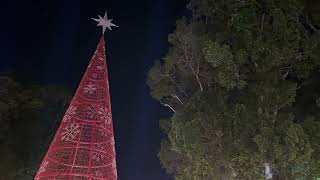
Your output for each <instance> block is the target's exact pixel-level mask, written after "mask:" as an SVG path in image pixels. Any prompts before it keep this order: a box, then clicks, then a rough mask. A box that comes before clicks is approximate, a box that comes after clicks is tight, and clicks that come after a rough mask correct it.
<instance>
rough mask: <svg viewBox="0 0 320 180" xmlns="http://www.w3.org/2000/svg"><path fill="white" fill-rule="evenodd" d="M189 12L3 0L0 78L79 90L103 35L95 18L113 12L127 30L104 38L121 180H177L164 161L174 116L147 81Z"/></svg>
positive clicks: (164, 1)
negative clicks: (167, 123) (163, 142)
mask: <svg viewBox="0 0 320 180" xmlns="http://www.w3.org/2000/svg"><path fill="white" fill-rule="evenodd" d="M185 6H186V2H185V1H184V0H136V1H129V0H127V1H120V0H104V1H102V0H100V1H99V0H86V1H80V0H55V1H49V0H34V1H30V0H2V1H1V2H0V21H1V28H0V40H1V41H0V46H1V47H0V62H1V63H0V72H15V73H16V75H17V76H18V77H20V78H22V79H24V80H27V81H32V82H35V83H40V84H55V85H61V86H67V87H69V88H70V89H71V90H72V92H75V90H76V88H77V85H78V83H79V82H80V80H81V78H82V76H83V73H84V72H85V69H86V67H87V65H88V63H89V60H90V58H91V56H92V55H93V52H94V50H95V48H96V45H97V43H98V41H99V39H100V36H101V28H100V27H96V23H95V22H94V21H92V20H90V18H92V17H94V18H95V17H97V15H98V14H100V15H103V14H104V11H105V9H108V14H109V17H111V18H113V19H114V21H113V22H114V23H115V24H117V25H119V26H120V28H115V29H114V31H112V32H110V31H108V32H107V33H106V35H105V38H106V46H107V48H106V49H107V63H108V69H109V79H110V91H111V98H112V109H113V120H114V123H115V124H114V130H115V138H116V149H117V164H118V175H119V179H120V180H169V179H172V178H170V177H169V176H167V175H166V174H165V172H164V170H163V169H162V168H161V166H160V162H159V160H158V157H157V153H158V151H159V147H160V139H161V137H162V134H161V132H160V130H159V119H160V118H162V117H165V116H166V115H167V113H168V112H169V111H167V110H166V109H165V108H162V107H161V106H160V104H159V103H158V102H156V101H155V100H153V99H152V98H151V96H150V95H149V89H148V87H147V86H146V76H147V72H148V70H149V69H150V67H151V66H152V65H153V62H154V60H157V59H161V58H162V57H163V56H164V55H165V54H166V52H167V49H168V43H167V36H168V34H169V33H170V32H172V31H173V30H174V28H175V21H176V20H177V19H178V18H179V17H181V16H182V15H183V14H184V13H186V10H185ZM48 121H51V120H50V119H48ZM52 121H53V120H52Z"/></svg>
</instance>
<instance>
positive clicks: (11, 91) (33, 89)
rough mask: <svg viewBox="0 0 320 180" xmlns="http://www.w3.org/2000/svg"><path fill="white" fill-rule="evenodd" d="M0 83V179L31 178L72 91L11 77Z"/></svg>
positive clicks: (20, 179)
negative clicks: (20, 80) (19, 80)
mask: <svg viewBox="0 0 320 180" xmlns="http://www.w3.org/2000/svg"><path fill="white" fill-rule="evenodd" d="M0 84H1V86H0V159H1V162H0V180H28V179H30V180H31V179H33V177H34V174H35V171H36V170H37V168H38V166H39V164H40V161H41V159H42V157H43V156H44V153H45V152H46V149H47V148H48V145H49V143H50V140H51V138H52V136H53V135H54V132H55V129H56V128H57V127H58V124H59V122H58V121H59V119H61V118H60V117H61V116H62V115H63V114H62V113H63V112H64V111H65V108H66V107H67V105H68V102H69V100H70V97H71V94H70V92H69V90H67V89H65V88H60V87H54V86H44V85H32V84H30V83H21V82H18V81H16V80H13V79H12V78H9V77H0Z"/></svg>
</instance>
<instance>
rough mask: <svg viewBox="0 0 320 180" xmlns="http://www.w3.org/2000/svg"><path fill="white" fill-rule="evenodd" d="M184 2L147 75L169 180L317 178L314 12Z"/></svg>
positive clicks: (318, 28) (262, 4)
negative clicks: (163, 114)
mask: <svg viewBox="0 0 320 180" xmlns="http://www.w3.org/2000/svg"><path fill="white" fill-rule="evenodd" d="M314 3H318V2H317V1H314V0H281V1H280V0H268V1H267V0H190V1H189V4H188V8H189V9H190V10H191V11H192V16H191V17H190V18H185V17H184V18H182V19H180V20H178V21H177V26H176V30H175V31H174V32H173V33H172V34H170V35H169V38H168V40H169V43H170V44H171V47H170V49H169V52H168V53H167V55H166V56H165V57H164V58H163V60H161V61H157V62H156V63H155V65H154V66H153V67H152V69H151V70H150V72H149V77H148V81H147V84H148V85H149V87H150V90H151V94H152V96H153V97H154V98H155V99H157V100H158V101H159V102H160V103H161V104H163V105H164V106H166V107H168V108H170V109H171V110H172V111H173V114H172V117H170V118H168V120H162V121H161V127H162V129H163V130H164V133H166V134H167V138H166V139H164V140H163V141H162V143H161V150H160V152H159V158H160V160H161V163H162V165H163V167H164V168H166V170H167V172H168V173H170V174H173V175H174V176H175V178H176V179H177V180H212V179H265V178H266V176H267V175H270V173H269V174H268V173H267V172H266V171H265V170H266V168H267V167H271V173H272V176H273V179H312V178H315V177H320V156H319V154H320V141H319V139H320V109H319V108H320V105H319V104H320V98H319V97H320V79H319V77H320V76H319V75H320V73H319V70H320V69H319V67H320V66H319V65H320V54H319V52H320V44H319V42H320V36H319V35H320V21H319V17H320V16H319V15H320V14H319V12H320V6H314Z"/></svg>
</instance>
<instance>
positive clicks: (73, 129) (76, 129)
mask: <svg viewBox="0 0 320 180" xmlns="http://www.w3.org/2000/svg"><path fill="white" fill-rule="evenodd" d="M79 133H80V125H79V124H71V125H70V126H66V127H65V128H64V131H63V132H62V133H61V140H62V141H73V140H75V139H76V137H77V135H78V134H79Z"/></svg>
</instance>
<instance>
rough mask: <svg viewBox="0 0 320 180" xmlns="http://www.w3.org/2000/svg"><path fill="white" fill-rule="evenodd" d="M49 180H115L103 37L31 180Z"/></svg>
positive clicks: (114, 156)
mask: <svg viewBox="0 0 320 180" xmlns="http://www.w3.org/2000/svg"><path fill="white" fill-rule="evenodd" d="M49 179H50V180H116V179H117V170H116V155H115V143H114V134H113V123H112V114H111V103H110V94H109V82H108V72H107V65H106V55H105V42H104V38H103V37H102V38H101V40H100V42H99V44H98V46H97V49H96V51H95V53H94V55H93V57H92V59H91V62H90V64H89V66H88V68H87V70H86V72H85V74H84V76H83V79H82V80H81V82H80V85H79V87H78V89H77V91H76V93H75V95H74V97H73V99H72V101H71V103H70V105H69V108H68V110H67V112H66V113H65V115H64V117H63V120H62V122H61V125H60V127H59V128H58V131H57V132H56V135H55V137H54V139H53V141H52V143H51V145H50V147H49V149H48V152H47V153H46V155H45V157H44V160H43V161H42V164H41V166H40V168H39V170H38V172H37V175H36V177H35V180H49Z"/></svg>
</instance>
